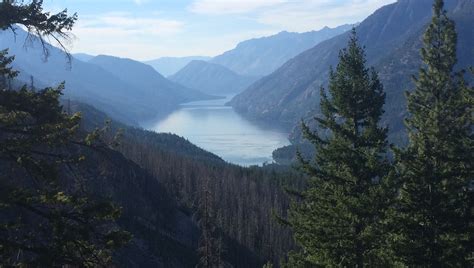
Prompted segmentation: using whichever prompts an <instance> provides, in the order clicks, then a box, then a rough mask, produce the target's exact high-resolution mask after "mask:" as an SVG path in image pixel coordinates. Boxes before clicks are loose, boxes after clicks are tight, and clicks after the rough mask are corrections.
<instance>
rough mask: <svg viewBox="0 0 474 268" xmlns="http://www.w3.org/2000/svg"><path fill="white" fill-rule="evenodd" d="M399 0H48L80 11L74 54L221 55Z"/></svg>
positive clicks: (51, 6) (53, 7)
mask: <svg viewBox="0 0 474 268" xmlns="http://www.w3.org/2000/svg"><path fill="white" fill-rule="evenodd" d="M392 2H395V0H73V1H71V0H68V1H66V0H44V3H45V5H46V8H45V9H47V10H50V11H58V10H62V9H63V8H68V10H69V11H71V12H77V13H78V15H79V21H78V23H77V25H76V26H75V28H74V31H73V33H74V35H75V37H76V39H75V40H74V41H73V43H72V45H71V50H72V51H73V52H86V53H90V54H93V55H96V54H108V55H115V56H122V57H129V58H133V59H137V60H145V59H153V58H158V57H162V56H191V55H205V56H215V55H218V54H220V53H222V52H224V51H226V50H229V49H232V48H234V47H235V45H236V44H237V43H238V42H240V41H243V40H246V39H249V38H255V37H261V36H267V35H271V34H275V33H278V32H280V31H283V30H286V31H295V32H304V31H310V30H318V29H320V28H322V27H324V26H329V27H334V26H338V25H341V24H345V23H354V22H358V21H362V20H363V19H364V18H366V17H367V16H368V15H370V14H371V13H372V12H373V11H375V10H376V9H378V8H379V7H381V6H383V5H386V4H389V3H392Z"/></svg>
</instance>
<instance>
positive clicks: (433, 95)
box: [392, 0, 474, 267]
mask: <svg viewBox="0 0 474 268" xmlns="http://www.w3.org/2000/svg"><path fill="white" fill-rule="evenodd" d="M443 5H444V3H443V1H442V0H436V1H435V3H434V8H433V10H434V15H433V18H432V21H431V23H430V25H429V26H428V28H427V30H426V32H425V35H424V47H423V48H422V50H421V55H422V58H423V62H424V66H423V67H422V68H421V69H420V71H419V74H418V78H415V79H414V82H415V90H414V91H413V92H411V93H408V94H407V95H408V112H409V117H408V118H407V120H406V125H407V127H408V132H409V145H408V147H407V148H406V149H405V150H403V151H400V152H398V155H397V159H398V172H399V176H400V177H401V181H400V182H401V189H400V195H399V200H398V203H397V204H396V209H395V212H394V213H393V215H392V216H393V219H394V223H395V224H394V226H395V227H396V228H395V232H394V236H393V242H394V245H395V251H396V252H398V253H399V255H400V256H402V257H403V259H404V262H405V264H406V265H408V266H410V267H472V266H473V265H474V260H473V257H474V256H473V246H474V241H473V234H474V229H473V227H474V226H473V221H472V220H473V219H472V211H473V198H474V196H473V191H472V179H473V178H474V173H473V166H472V164H473V159H474V155H473V148H474V142H473V136H472V126H473V118H472V115H473V111H474V110H473V106H472V105H473V96H474V95H473V89H472V88H471V87H469V86H468V85H467V84H466V82H465V80H464V79H463V75H464V74H463V72H458V73H455V72H454V71H453V69H454V66H455V64H456V61H457V59H456V44H457V35H456V32H455V25H454V22H453V21H452V20H450V19H449V18H448V17H447V14H446V11H445V10H444V9H443Z"/></svg>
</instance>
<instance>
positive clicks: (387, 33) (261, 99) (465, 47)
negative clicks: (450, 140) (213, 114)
mask: <svg viewBox="0 0 474 268" xmlns="http://www.w3.org/2000/svg"><path fill="white" fill-rule="evenodd" d="M431 5H432V1H431V0H399V1H398V2H397V3H394V4H391V5H387V6H384V7H382V8H381V9H379V10H377V11H376V12H375V13H374V14H372V15H371V16H369V17H368V18H367V19H366V20H364V21H363V22H362V23H361V24H360V25H359V26H358V27H357V32H358V36H359V40H360V42H361V43H362V45H364V46H365V47H366V54H367V59H368V65H372V66H375V67H376V69H377V70H378V71H380V72H381V73H380V77H381V79H382V82H383V83H384V85H385V90H386V92H387V101H386V107H385V110H386V113H385V123H386V124H389V125H390V128H391V131H392V132H391V134H392V135H391V137H392V138H395V139H398V138H400V137H401V136H403V133H402V132H403V128H402V126H403V124H402V120H401V118H402V117H403V114H404V111H405V105H404V91H405V90H407V89H409V87H410V76H411V75H413V74H415V73H416V69H417V68H418V67H419V66H420V56H419V50H418V49H419V47H420V45H421V35H422V33H423V30H424V27H425V25H426V24H427V23H428V21H429V19H430V17H431ZM473 5H474V2H472V1H469V0H453V1H448V2H447V8H448V9H449V10H450V14H451V16H452V17H453V18H454V19H455V20H456V23H457V27H458V31H460V35H459V56H460V59H461V61H460V67H465V66H466V65H467V64H468V63H469V62H470V64H472V63H473V62H472V61H473V60H472V59H474V51H473V50H472V46H471V44H472V39H473V34H472V30H471V32H470V33H469V27H470V25H472V23H473V17H472V16H469V15H462V14H464V13H467V14H469V11H467V12H466V10H469V9H471V10H472V6H473ZM471 12H472V11H471ZM471 15H472V13H471ZM347 38H348V34H343V35H341V36H337V37H335V38H333V39H330V40H327V41H325V42H322V43H321V44H319V45H317V46H315V47H314V48H312V49H310V50H308V51H305V52H303V53H302V54H300V55H298V56H297V57H295V58H294V59H292V60H290V61H288V62H287V63H285V65H283V66H282V67H281V68H280V69H278V70H277V71H275V72H274V73H272V74H271V75H269V76H267V77H264V78H262V79H261V80H259V81H257V82H255V83H254V84H253V85H252V86H251V87H250V88H249V89H247V90H246V91H245V92H243V93H242V94H240V95H238V96H236V97H235V98H234V99H233V100H232V101H231V105H232V106H233V107H235V108H236V109H237V110H238V111H240V112H242V113H244V114H246V115H247V116H250V117H253V118H257V119H263V120H275V121H277V122H280V123H283V124H286V125H287V126H288V127H292V126H294V125H295V124H297V122H299V120H300V119H301V118H306V117H307V116H308V115H309V114H314V113H315V112H319V96H320V95H319V88H320V86H321V85H324V84H325V83H326V82H327V77H328V73H329V68H330V66H335V65H336V64H337V55H338V52H339V50H340V49H342V48H344V47H345V45H346V42H347Z"/></svg>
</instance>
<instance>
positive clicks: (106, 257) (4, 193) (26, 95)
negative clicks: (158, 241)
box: [0, 1, 130, 267]
mask: <svg viewBox="0 0 474 268" xmlns="http://www.w3.org/2000/svg"><path fill="white" fill-rule="evenodd" d="M41 5H42V2H41V1H33V2H32V3H31V4H29V5H23V4H15V2H14V1H3V2H2V3H0V28H2V29H8V28H11V29H14V28H13V23H20V24H23V25H24V26H26V27H27V28H28V29H34V32H35V33H37V34H39V36H40V40H42V37H43V36H53V38H55V37H54V36H55V35H54V34H59V36H66V33H64V32H63V31H64V30H69V29H70V27H72V25H73V23H74V21H75V16H73V17H68V16H67V14H66V12H65V11H64V12H61V13H59V14H57V15H51V16H50V15H49V14H48V13H43V12H42V8H41ZM12 61H13V57H9V56H7V51H6V50H3V51H1V52H0V76H1V77H3V78H4V80H3V81H2V83H0V170H1V172H0V266H2V267H3V266H5V267H14V266H15V267H16V266H20V267H30V266H31V267H61V266H64V265H74V266H79V267H97V266H107V265H109V264H110V263H111V258H112V254H113V250H114V249H116V248H118V247H121V246H122V245H123V244H124V243H126V242H127V241H128V240H129V239H130V238H129V234H128V233H127V232H123V231H121V230H120V229H118V228H117V227H116V224H115V220H116V219H117V218H118V217H119V215H120V209H119V208H117V207H116V206H114V205H113V204H112V203H110V202H108V201H107V200H105V201H104V200H98V199H96V198H91V197H90V196H89V194H88V193H87V191H86V190H85V189H84V188H83V187H84V185H83V181H82V178H81V177H80V176H79V174H78V173H77V172H75V171H76V170H77V169H78V168H79V167H78V165H79V163H80V162H81V161H82V160H83V158H84V156H82V155H80V154H79V153H78V152H80V151H81V149H80V147H88V148H94V147H95V146H96V145H97V144H98V141H97V139H96V138H97V135H98V133H97V132H93V133H91V134H88V135H86V134H84V133H80V132H79V131H78V130H79V123H80V116H79V114H74V115H71V116H70V115H67V114H65V113H64V112H63V109H62V107H61V105H60V104H59V98H60V96H61V92H62V89H63V86H62V85H61V86H59V87H58V88H46V89H44V90H39V91H33V90H29V89H27V87H26V86H25V87H23V88H21V89H14V90H12V89H9V88H6V83H5V81H6V80H9V79H13V78H14V77H15V76H16V74H17V72H15V71H14V70H12V68H11V67H10V66H9V65H10V64H11V62H12Z"/></svg>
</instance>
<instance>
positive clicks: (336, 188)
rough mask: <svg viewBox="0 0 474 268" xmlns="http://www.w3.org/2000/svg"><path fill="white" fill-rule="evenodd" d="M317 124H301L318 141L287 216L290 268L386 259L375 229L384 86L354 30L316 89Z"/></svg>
mask: <svg viewBox="0 0 474 268" xmlns="http://www.w3.org/2000/svg"><path fill="white" fill-rule="evenodd" d="M321 96H322V99H321V113H322V117H321V118H316V120H317V121H318V123H319V131H320V133H322V134H318V133H315V132H311V131H310V130H309V128H308V127H307V126H306V125H305V124H303V130H304V133H305V136H306V137H307V138H308V139H309V141H311V142H312V143H313V144H314V145H315V148H316V156H315V159H314V163H311V162H308V161H304V160H302V166H303V168H304V170H305V171H306V172H307V174H308V175H310V176H311V180H310V185H309V188H308V189H307V190H306V191H304V192H302V193H301V202H298V203H295V204H293V206H292V208H291V209H290V214H289V215H290V216H289V220H288V223H289V224H290V226H291V227H292V229H293V231H294V236H295V240H296V242H297V244H298V245H299V246H300V250H299V251H298V252H293V253H291V254H290V256H289V263H288V266H289V267H365V266H368V267H377V266H378V267H380V266H381V265H384V264H385V263H387V262H388V258H387V257H385V256H384V254H383V249H382V246H381V244H382V241H381V240H382V236H381V234H380V233H379V231H378V229H379V228H378V226H379V225H380V221H381V215H382V211H383V209H384V208H385V207H386V206H387V202H388V201H387V200H386V199H384V187H383V186H384V178H385V177H386V175H387V174H388V172H389V167H390V166H389V163H388V161H387V159H386V153H387V151H386V150H387V141H386V139H387V129H386V128H384V127H381V126H379V122H380V118H381V116H382V114H383V109H382V107H383V105H384V101H385V93H384V92H383V86H382V84H381V83H380V81H379V79H378V77H377V74H376V72H375V71H374V70H373V69H369V68H367V67H366V60H365V54H364V49H363V48H362V47H360V45H359V44H358V40H357V36H356V33H355V30H353V32H352V35H351V38H350V40H349V43H348V47H347V48H346V49H344V50H342V51H341V52H340V55H339V63H338V65H337V67H336V69H335V71H333V70H331V73H330V77H329V96H328V94H327V93H326V90H324V89H322V90H321Z"/></svg>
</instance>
